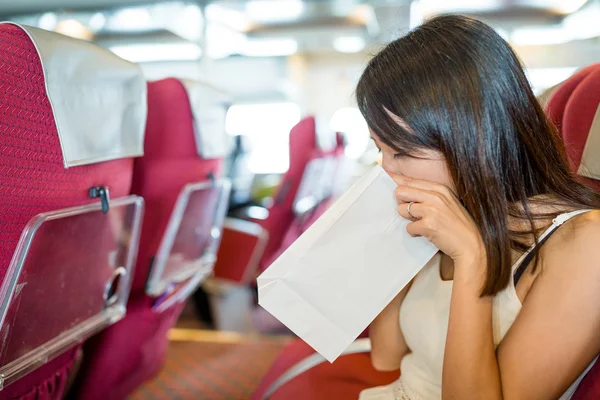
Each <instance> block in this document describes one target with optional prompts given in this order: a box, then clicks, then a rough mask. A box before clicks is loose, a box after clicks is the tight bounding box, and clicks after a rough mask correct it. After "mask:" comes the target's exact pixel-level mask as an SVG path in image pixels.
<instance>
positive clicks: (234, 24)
mask: <svg viewBox="0 0 600 400" xmlns="http://www.w3.org/2000/svg"><path fill="white" fill-rule="evenodd" d="M205 14H206V19H208V20H210V21H215V22H220V23H222V24H223V25H226V26H229V27H231V28H233V29H235V30H237V31H240V32H246V31H247V30H249V29H250V23H249V22H248V20H247V19H246V17H245V16H244V14H242V13H241V12H239V11H237V10H232V9H229V8H225V7H223V6H220V5H218V4H214V3H213V4H209V5H207V6H206V9H205Z"/></svg>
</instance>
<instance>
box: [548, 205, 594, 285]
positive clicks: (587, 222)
mask: <svg viewBox="0 0 600 400" xmlns="http://www.w3.org/2000/svg"><path fill="white" fill-rule="evenodd" d="M544 247H545V248H544V249H543V251H542V259H543V265H544V269H551V270H552V269H558V270H560V271H555V272H560V273H561V275H562V274H563V273H564V274H566V273H569V274H573V273H577V271H581V272H585V273H586V275H587V276H588V277H590V278H591V277H592V276H595V277H600V210H594V211H590V212H587V213H584V214H581V215H578V216H576V217H573V218H571V219H570V220H568V221H567V222H565V223H564V225H563V226H562V227H561V228H559V229H558V231H556V233H555V234H554V235H553V236H552V237H551V238H550V240H548V244H547V246H544ZM565 267H568V268H565ZM590 274H592V275H591V276H590Z"/></svg>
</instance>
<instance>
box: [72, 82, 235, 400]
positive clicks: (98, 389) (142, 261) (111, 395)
mask: <svg viewBox="0 0 600 400" xmlns="http://www.w3.org/2000/svg"><path fill="white" fill-rule="evenodd" d="M188 85H189V83H188V82H186V84H185V85H184V83H183V82H182V81H179V80H177V79H172V78H170V79H165V80H161V81H157V82H152V83H150V84H148V122H147V126H146V138H145V143H144V148H145V155H144V157H143V158H140V159H138V160H137V161H136V164H135V173H134V181H133V189H132V191H133V193H135V194H138V195H140V196H142V197H143V198H144V199H145V201H146V213H145V217H144V223H143V228H142V236H141V241H140V251H139V255H138V261H137V266H136V273H135V278H134V281H133V287H132V293H131V297H130V302H129V304H128V307H127V309H128V311H127V312H128V314H127V317H126V318H125V319H124V320H123V321H121V322H119V323H118V324H116V325H114V326H112V327H111V328H110V329H108V330H106V331H105V332H103V333H102V334H101V335H99V336H98V337H96V338H95V340H94V341H93V342H91V343H90V345H89V346H87V347H86V353H90V354H91V356H90V357H88V358H87V359H86V362H85V363H84V367H83V368H82V369H83V370H84V371H83V374H82V379H81V385H80V388H79V395H80V397H81V398H85V399H89V400H93V399H114V400H118V399H124V398H125V397H127V395H129V394H130V393H131V392H132V391H133V390H135V389H136V388H137V387H138V386H139V385H140V384H142V383H143V382H144V381H145V380H148V379H150V378H152V377H153V376H154V375H156V374H157V373H158V372H159V370H160V368H161V367H162V365H163V362H164V357H165V353H166V348H167V344H168V340H167V332H168V330H169V329H170V328H171V327H172V326H173V325H174V324H175V322H176V320H177V318H178V316H179V314H180V312H181V310H182V308H183V302H180V301H178V302H176V303H175V304H174V305H173V306H170V307H168V308H167V309H166V310H164V311H158V310H156V309H153V305H154V304H156V299H155V298H154V296H150V295H148V294H147V293H148V290H149V286H147V281H148V278H149V274H150V273H151V269H152V268H156V267H157V265H156V263H154V260H155V256H156V255H157V253H159V250H160V249H161V246H162V245H163V242H165V240H168V239H165V238H166V237H171V240H172V241H173V247H172V249H171V251H172V252H173V253H174V252H176V251H180V252H183V253H186V252H189V251H194V248H199V246H198V243H199V242H197V243H196V246H191V247H190V242H189V240H188V239H189V238H186V237H183V239H182V240H180V239H181V238H180V237H179V236H177V237H175V231H174V232H171V233H169V231H170V229H171V225H170V224H171V223H172V221H173V220H175V219H177V218H176V217H175V216H174V215H175V211H174V209H175V206H176V204H179V203H178V201H179V200H178V197H179V196H180V193H181V192H182V190H183V189H184V187H186V185H188V184H190V183H195V182H206V183H207V184H209V185H210V182H211V179H213V178H217V177H219V176H220V174H221V168H222V163H223V157H224V155H225V154H224V153H223V154H219V156H218V157H217V156H215V157H211V158H206V157H204V156H203V155H201V154H202V152H204V154H208V151H209V150H211V149H208V148H202V146H204V145H205V143H204V142H202V140H201V139H200V138H199V136H197V134H198V132H200V133H199V134H200V135H201V134H202V132H201V129H202V124H201V123H198V124H196V123H197V122H198V121H197V119H198V118H196V114H195V111H198V112H199V113H202V112H203V111H208V110H205V109H198V110H196V108H198V105H197V104H194V103H193V96H194V95H195V92H194V90H196V89H195V88H194V89H192V88H190V87H189V86H188ZM209 98H211V99H213V98H215V96H212V95H211V96H209ZM218 106H223V107H225V104H219V105H218ZM207 107H208V105H207ZM223 111H224V109H223ZM224 117H225V114H224V112H223V121H222V122H223V125H224ZM215 122H216V121H215ZM196 126H197V127H198V128H197V127H196ZM220 133H221V135H222V136H223V140H224V138H225V136H224V135H225V132H224V130H223V131H222V132H220ZM207 134H209V135H215V134H218V133H215V132H214V131H211V132H207ZM213 139H214V137H213ZM227 193H228V192H227ZM189 201H190V203H188V205H189V204H192V198H191V197H190V200H189ZM221 201H224V202H225V203H224V205H225V207H226V204H227V201H228V199H227V198H223V199H221ZM211 204H213V203H211ZM196 206H199V208H198V207H196ZM194 207H196V208H194V209H193V212H194V213H195V215H194V216H190V215H186V216H185V218H179V220H180V221H182V222H180V224H179V225H178V229H180V231H177V232H178V233H177V235H179V234H180V233H181V232H183V235H184V236H185V235H187V234H192V235H196V236H194V238H195V239H194V240H205V239H206V238H207V237H208V236H210V235H212V234H214V232H213V231H211V228H212V225H210V224H211V223H212V220H208V222H209V224H208V225H206V224H205V222H206V220H204V219H202V217H203V216H204V214H206V215H208V216H209V217H211V218H212V217H213V216H214V215H215V214H216V213H217V210H215V209H212V208H211V209H208V208H203V204H200V203H199V204H194ZM186 210H187V209H186ZM224 212H225V209H223V214H224ZM196 218H200V219H202V226H191V225H190V224H189V220H188V219H194V220H195V219H196ZM169 235H170V236H169ZM197 235H200V238H199V237H198V236H197ZM165 268H167V266H165Z"/></svg>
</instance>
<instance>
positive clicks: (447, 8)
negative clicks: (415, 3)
mask: <svg viewBox="0 0 600 400" xmlns="http://www.w3.org/2000/svg"><path fill="white" fill-rule="evenodd" d="M503 3H504V1H500V0H487V1H481V0H452V1H447V0H421V5H422V6H423V9H424V11H425V13H426V15H431V14H437V13H444V12H480V11H492V10H496V9H498V8H500V7H502V6H504V4H503Z"/></svg>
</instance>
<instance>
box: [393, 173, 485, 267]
mask: <svg viewBox="0 0 600 400" xmlns="http://www.w3.org/2000/svg"><path fill="white" fill-rule="evenodd" d="M392 178H393V179H394V181H395V182H396V183H397V184H398V188H397V189H396V200H397V201H398V213H399V214H400V215H401V216H402V217H404V218H406V219H408V220H411V221H413V222H411V223H410V224H408V226H407V228H406V230H407V231H408V233H409V234H410V235H411V236H413V237H415V236H423V237H425V238H427V239H428V240H429V241H430V242H431V243H433V244H434V245H436V247H437V248H438V249H440V250H441V251H442V252H443V253H445V254H446V255H448V256H449V257H451V258H452V259H453V260H454V263H455V264H459V263H460V264H463V263H465V264H469V265H471V264H473V263H474V262H477V261H479V260H481V259H482V258H483V257H484V256H485V247H484V245H483V241H482V239H481V235H480V233H479V230H478V229H477V227H476V226H475V223H474V221H473V219H472V218H471V216H470V215H469V213H468V212H467V210H465V208H464V207H463V206H462V205H461V204H460V202H459V201H458V199H457V198H456V196H455V195H454V194H453V193H452V191H451V190H450V189H449V188H448V187H446V186H444V185H441V184H438V183H433V182H427V181H421V180H416V179H412V178H409V177H406V176H402V175H392ZM411 203H412V204H411ZM409 204H410V214H409V212H408V211H409V209H408V208H409Z"/></svg>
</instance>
